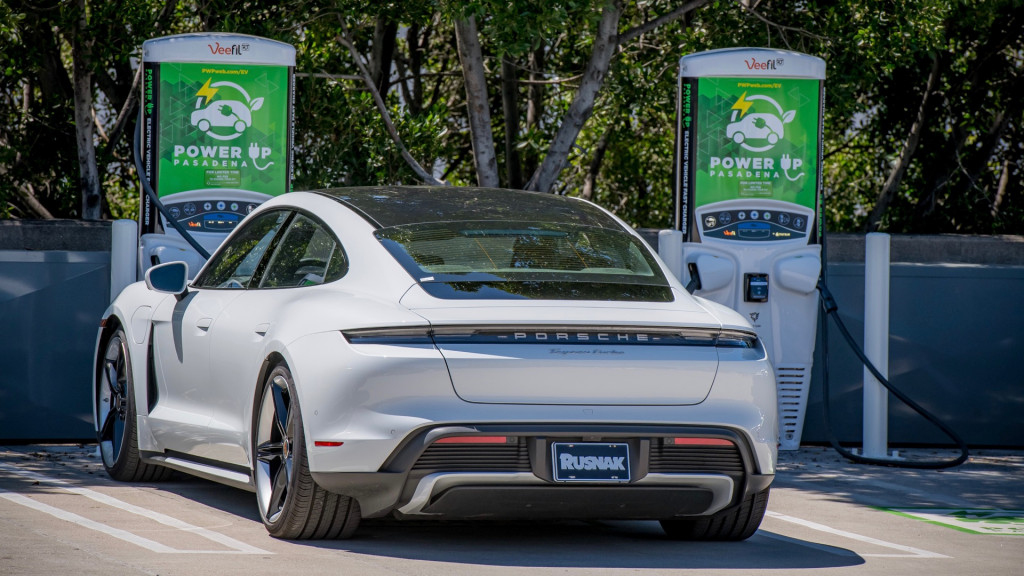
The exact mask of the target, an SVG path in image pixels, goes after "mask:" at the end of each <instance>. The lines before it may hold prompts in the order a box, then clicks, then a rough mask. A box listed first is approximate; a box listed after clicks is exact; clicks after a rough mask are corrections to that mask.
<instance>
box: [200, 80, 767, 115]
mask: <svg viewBox="0 0 1024 576" xmlns="http://www.w3.org/2000/svg"><path fill="white" fill-rule="evenodd" d="M207 84H209V82H207ZM746 98H747V93H746V92H744V93H743V95H742V96H740V99H739V100H737V101H736V103H735V104H733V105H732V108H730V110H739V111H740V118H743V117H744V116H745V115H746V114H747V110H750V107H751V106H753V105H754V103H753V102H747V100H746Z"/></svg>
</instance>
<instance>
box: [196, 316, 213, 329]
mask: <svg viewBox="0 0 1024 576" xmlns="http://www.w3.org/2000/svg"><path fill="white" fill-rule="evenodd" d="M211 324H213V318H200V319H199V320H196V328H199V329H200V330H202V331H203V332H206V331H207V330H209V329H210V325H211Z"/></svg>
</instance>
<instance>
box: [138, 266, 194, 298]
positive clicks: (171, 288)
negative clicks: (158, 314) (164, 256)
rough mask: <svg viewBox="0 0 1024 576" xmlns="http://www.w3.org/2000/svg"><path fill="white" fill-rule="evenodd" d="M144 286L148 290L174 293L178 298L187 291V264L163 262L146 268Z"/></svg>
mask: <svg viewBox="0 0 1024 576" xmlns="http://www.w3.org/2000/svg"><path fill="white" fill-rule="evenodd" d="M146 287H147V288H149V289H150V290H155V291H157V292H163V293H165V294H174V295H175V296H177V297H178V299H179V300H181V298H182V297H183V296H184V295H185V294H186V293H187V292H188V264H186V263H184V262H165V263H164V264H158V265H156V266H153V267H152V268H150V269H149V270H146Z"/></svg>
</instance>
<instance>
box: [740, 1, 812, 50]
mask: <svg viewBox="0 0 1024 576" xmlns="http://www.w3.org/2000/svg"><path fill="white" fill-rule="evenodd" d="M736 3H737V4H739V6H740V8H743V9H744V10H746V11H747V12H750V13H751V14H752V15H753V16H754V17H755V18H757V19H758V20H760V21H762V22H764V23H765V24H767V25H769V26H772V27H774V28H777V29H779V30H788V31H790V32H796V33H797V34H803V35H804V36H809V37H811V38H814V39H815V40H828V38H826V37H825V36H821V35H819V34H815V33H814V32H808V31H807V30H804V29H803V28H796V27H793V26H784V25H782V24H778V23H776V22H772V21H771V20H769V19H767V18H765V17H764V16H762V15H761V14H760V13H758V11H757V10H754V9H753V8H751V7H749V6H747V5H745V4H744V3H743V2H742V1H740V0H736Z"/></svg>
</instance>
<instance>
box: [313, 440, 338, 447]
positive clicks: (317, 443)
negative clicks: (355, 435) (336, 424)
mask: <svg viewBox="0 0 1024 576" xmlns="http://www.w3.org/2000/svg"><path fill="white" fill-rule="evenodd" d="M342 444H344V442H329V441H327V440H317V441H315V442H313V445H314V446H316V447H317V448H337V447H338V446H341V445H342Z"/></svg>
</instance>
